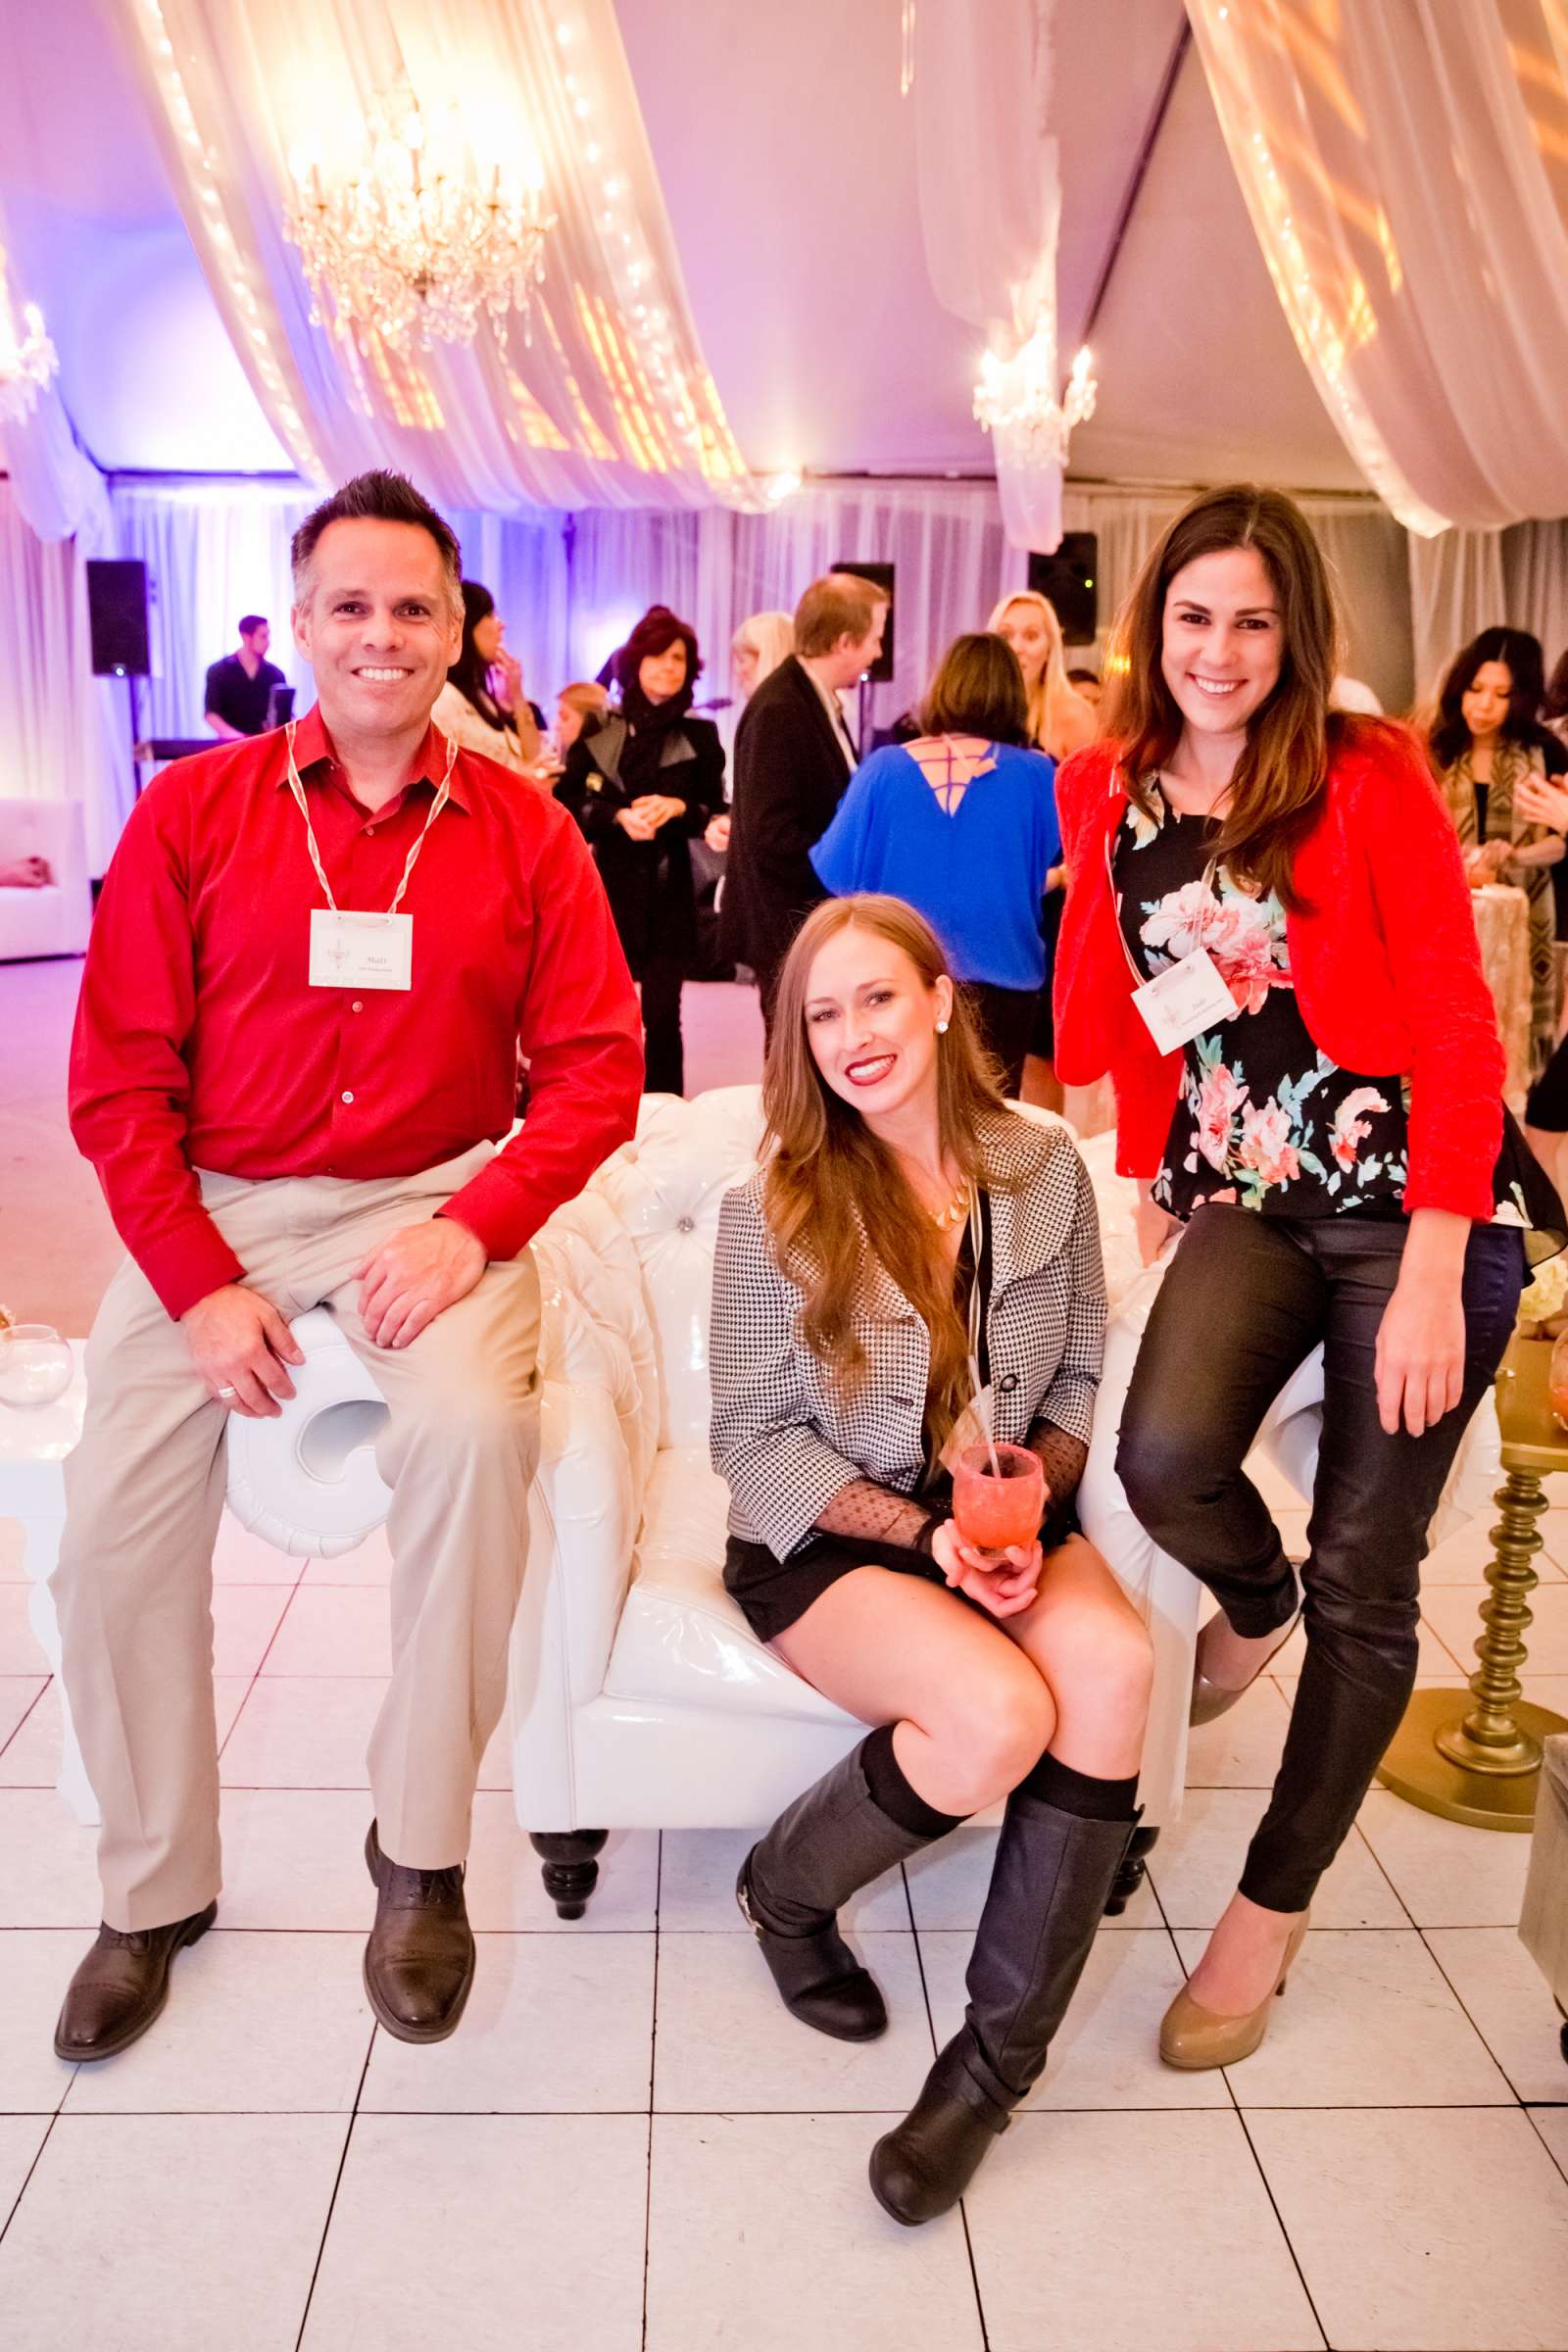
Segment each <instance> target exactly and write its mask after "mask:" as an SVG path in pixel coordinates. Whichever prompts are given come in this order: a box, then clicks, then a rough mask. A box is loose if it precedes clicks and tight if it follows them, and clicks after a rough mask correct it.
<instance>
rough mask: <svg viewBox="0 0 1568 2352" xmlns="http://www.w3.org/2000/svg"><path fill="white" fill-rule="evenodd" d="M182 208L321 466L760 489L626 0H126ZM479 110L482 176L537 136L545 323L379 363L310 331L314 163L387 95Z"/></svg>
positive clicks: (445, 499) (504, 494)
mask: <svg viewBox="0 0 1568 2352" xmlns="http://www.w3.org/2000/svg"><path fill="white" fill-rule="evenodd" d="M126 15H127V16H128V18H129V20H130V22H131V25H133V27H134V36H133V40H132V47H133V49H134V51H135V54H136V57H137V62H138V69H139V71H140V73H141V74H142V78H143V81H144V84H145V87H146V90H147V93H148V95H149V97H150V99H151V100H152V102H153V103H152V113H153V116H154V118H155V120H156V122H157V124H158V127H159V130H160V135H161V140H162V144H163V148H164V152H165V156H166V159H167V162H168V165H169V169H170V172H171V177H172V183H173V186H174V189H175V192H176V195H177V197H178V200H179V204H180V208H181V211H182V213H183V216H184V220H185V223H186V226H187V228H188V229H189V231H190V235H191V238H192V241H193V243H194V245H195V247H196V251H197V253H198V255H199V256H200V258H201V261H202V265H203V268H204V270H205V271H206V274H207V278H208V281H209V284H210V285H211V287H212V290H213V293H214V296H215V298H216V300H217V302H218V304H219V306H220V309H221V312H222V315H223V318H224V320H225V323H226V325H227V327H228V331H229V333H230V335H231V337H232V339H233V342H234V347H235V349H236V351H237V352H238V353H239V356H240V359H241V361H242V362H243V364H244V367H245V368H246V371H247V374H248V375H249V377H250V380H251V383H252V385H253V386H254V388H255V391H256V394H257V397H258V398H259V400H260V402H261V404H262V407H263V409H264V411H265V413H266V415H267V417H268V420H269V422H270V424H271V426H272V428H273V430H274V431H275V432H276V434H277V435H278V438H279V439H280V440H281V441H282V443H283V445H284V447H285V448H286V449H287V450H288V452H289V454H290V456H291V457H292V459H293V461H294V464H295V465H296V466H297V467H298V469H299V471H300V473H301V474H302V475H303V476H304V477H305V479H306V480H307V481H312V482H324V481H328V480H333V481H337V480H342V479H344V478H346V477H347V476H348V475H350V474H353V473H357V472H359V471H361V470H362V469H364V468H366V467H368V466H388V465H390V466H400V467H402V468H403V469H405V470H406V471H407V472H409V473H410V474H412V475H413V477H414V478H415V479H416V480H417V482H418V483H419V484H420V486H421V487H422V488H423V489H424V490H425V491H426V492H427V493H428V494H429V495H430V496H431V497H433V498H435V499H436V500H437V501H438V502H439V503H441V504H443V505H445V506H448V507H454V508H466V509H482V510H485V511H487V512H490V513H494V514H512V513H515V512H516V511H518V510H519V509H522V508H535V507H539V506H550V507H565V508H576V507H589V506H610V507H616V506H660V507H693V506H707V505H711V504H713V503H714V502H718V503H722V504H728V505H732V506H735V507H738V508H742V509H746V508H753V507H760V506H762V505H765V504H766V493H765V491H764V490H763V488H762V487H761V485H760V483H759V482H758V481H757V480H756V478H755V477H754V476H753V475H751V474H750V473H749V472H748V470H747V468H746V466H745V464H744V462H743V460H742V458H741V456H740V453H739V450H738V449H737V448H736V445H735V442H734V439H733V436H732V435H731V433H730V430H729V426H728V424H727V422H726V421H725V417H724V412H723V408H722V405H721V403H720V401H719V398H718V394H717V392H716V391H715V389H714V387H713V383H712V379H711V376H710V374H709V372H708V369H707V367H706V365H705V363H704V359H703V355H702V350H701V346H700V343H699V340H698V336H697V330H696V327H695V324H694V323H693V320H692V317H691V312H690V309H689V306H688V303H687V299H686V293H685V287H684V282H683V279H682V275H681V270H680V264H679V261H678V259H677V256H676V253H675V249H674V244H673V241H672V238H671V234H670V230H669V224H668V221H667V219H666V216H665V212H664V205H663V199H662V194H661V191H660V186H659V180H658V175H657V173H656V172H655V169H654V164H653V158H652V154H651V151H650V148H649V145H648V140H647V136H646V133H645V131H644V127H643V122H642V116H641V112H640V110H639V107H638V103H637V96H636V92H635V90H634V88H633V86H632V80H631V74H630V71H629V69H628V66H627V62H626V56H625V51H624V49H623V47H622V44H621V39H620V33H619V30H618V27H617V25H616V22H615V12H614V7H613V0H464V7H463V9H462V11H461V14H454V15H449V14H448V12H447V11H446V10H444V9H441V8H434V7H431V6H430V5H429V0H335V4H334V5H332V6H323V5H322V4H321V0H127V8H126ZM400 88H405V89H408V90H412V92H413V93H414V95H415V97H416V99H417V103H418V106H419V108H420V110H421V112H422V113H423V114H424V116H425V117H426V118H427V119H428V120H436V119H439V120H440V121H441V122H443V123H451V122H457V123H461V126H462V134H463V135H464V136H465V137H466V139H467V140H468V142H469V145H470V148H471V152H472V156H473V160H474V163H475V166H476V168H478V169H480V170H482V171H483V172H484V173H485V175H486V176H487V177H488V175H489V171H490V169H491V168H492V166H493V165H494V163H495V162H497V161H505V162H506V163H508V164H509V165H510V163H511V162H512V161H513V159H514V158H515V155H516V152H517V147H518V142H519V140H522V141H528V140H531V141H532V144H533V149H534V158H535V162H536V165H537V170H538V173H539V177H540V181H541V184H542V194H543V199H544V203H545V206H546V209H547V210H548V211H550V212H552V213H554V215H555V216H556V220H555V225H554V227H553V228H552V229H551V230H550V233H549V236H548V238H547V240H546V244H545V266H544V281H543V283H542V285H540V286H539V287H538V288H537V289H536V293H535V299H534V306H533V314H532V340H531V342H525V341H524V338H523V334H522V331H521V328H520V327H519V326H517V325H514V326H513V328H512V330H511V332H510V334H509V335H508V336H507V337H506V338H505V340H503V339H502V338H500V337H499V336H498V335H497V334H496V333H495V332H494V330H493V329H492V328H491V326H490V324H489V323H488V321H483V322H481V324H480V326H479V329H478V333H477V335H476V337H475V339H474V341H473V342H472V343H471V344H466V345H465V344H444V343H443V344H438V345H437V346H436V347H435V348H434V349H432V350H430V351H420V350H417V349H416V350H413V351H411V352H409V353H408V354H406V355H402V356H400V355H399V354H398V353H397V352H395V351H392V350H390V349H388V348H386V346H385V345H384V344H381V343H380V342H379V341H378V342H377V343H376V345H375V346H374V348H373V349H372V352H371V355H370V356H369V357H368V359H367V358H363V357H362V356H361V355H360V354H359V352H358V351H357V350H356V349H355V348H354V346H353V345H352V344H351V343H345V342H344V341H343V340H342V339H340V338H338V337H337V336H334V335H333V334H332V333H331V332H329V331H328V329H327V328H325V327H322V326H313V325H312V323H311V319H310V312H311V294H310V289H309V286H308V285H307V282H306V279H305V276H304V273H303V270H302V268H301V263H300V257H299V254H298V252H297V251H296V249H295V247H294V246H293V245H291V244H289V243H288V242H287V240H286V239H285V236H284V233H283V218H284V213H285V209H286V206H287V203H288V200H289V197H290V194H291V191H292V188H293V185H294V180H295V175H296V173H297V172H302V171H304V170H305V169H307V168H308V166H315V167H316V168H317V169H318V170H319V172H320V173H321V176H322V179H323V180H327V181H330V180H332V179H334V178H336V177H338V176H340V175H342V176H347V175H349V174H352V172H354V171H355V169H356V166H357V165H358V164H359V163H360V161H361V160H362V159H363V157H364V155H365V153H366V151H367V146H368V118H369V116H370V114H371V112H372V111H373V109H374V108H375V107H376V105H377V104H378V102H381V101H384V100H386V99H387V98H389V97H390V96H391V95H392V93H393V92H394V91H396V90H398V89H400Z"/></svg>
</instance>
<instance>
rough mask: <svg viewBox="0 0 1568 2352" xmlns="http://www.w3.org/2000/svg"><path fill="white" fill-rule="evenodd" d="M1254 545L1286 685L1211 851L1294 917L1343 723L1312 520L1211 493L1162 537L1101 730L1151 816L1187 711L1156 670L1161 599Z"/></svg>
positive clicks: (1120, 635) (1270, 708)
mask: <svg viewBox="0 0 1568 2352" xmlns="http://www.w3.org/2000/svg"><path fill="white" fill-rule="evenodd" d="M1233 547H1243V548H1251V549H1253V550H1254V551H1255V552H1256V554H1257V555H1258V556H1259V557H1260V558H1261V560H1262V564H1263V568H1264V569H1265V571H1266V572H1267V573H1268V576H1269V582H1270V585H1271V586H1272V588H1273V590H1274V594H1275V596H1276V598H1277V599H1278V601H1279V608H1280V624H1281V636H1282V639H1283V651H1282V655H1281V661H1280V674H1279V682H1278V684H1277V685H1276V686H1275V688H1274V690H1273V692H1272V694H1270V696H1269V698H1268V700H1267V701H1266V702H1265V703H1264V704H1263V705H1262V707H1261V709H1259V710H1258V711H1254V713H1253V714H1252V716H1251V718H1250V719H1249V721H1248V724H1247V743H1246V746H1245V748H1244V750H1243V752H1242V756H1241V759H1240V760H1238V761H1237V763H1236V773H1235V775H1234V777H1233V778H1232V779H1231V789H1230V796H1229V799H1228V800H1227V802H1226V805H1225V810H1224V816H1223V821H1222V823H1221V827H1220V832H1219V836H1218V838H1217V840H1216V842H1215V845H1214V847H1215V851H1216V853H1217V855H1218V856H1219V858H1222V859H1223V860H1224V862H1225V863H1226V864H1227V865H1228V866H1229V867H1230V869H1231V872H1232V873H1233V874H1235V875H1236V877H1237V878H1238V880H1240V881H1244V882H1248V883H1250V884H1252V885H1254V886H1255V887H1256V888H1258V889H1259V890H1272V891H1274V892H1276V893H1277V894H1278V896H1279V898H1280V900H1281V902H1282V903H1283V904H1284V905H1285V906H1286V907H1289V908H1290V909H1291V910H1292V911H1293V912H1294V911H1297V910H1299V907H1300V906H1301V899H1300V896H1299V893H1298V892H1297V890H1296V889H1295V887H1294V885H1293V882H1292V879H1291V868H1292V865H1293V862H1294V859H1295V856H1296V852H1297V850H1298V848H1299V845H1300V843H1301V841H1302V840H1303V839H1304V837H1305V836H1306V834H1308V833H1309V832H1310V831H1311V829H1312V826H1313V824H1314V822H1315V821H1316V819H1317V816H1318V813H1319V810H1320V809H1321V806H1322V801H1323V796H1324V793H1325V792H1326V791H1327V789H1328V766H1329V754H1330V751H1331V750H1332V748H1333V747H1334V745H1335V743H1336V742H1337V741H1338V740H1339V738H1340V736H1341V734H1342V733H1343V732H1344V731H1345V728H1344V722H1343V721H1342V720H1340V719H1338V718H1337V717H1331V716H1330V712H1329V689H1330V687H1331V685H1332V684H1333V682H1334V677H1335V672H1336V670H1337V668H1338V666H1339V663H1338V654H1339V622H1338V616H1337V613H1336V611H1335V604H1334V591H1333V588H1332V586H1331V585H1330V581H1329V572H1328V565H1327V564H1325V563H1324V561H1323V555H1322V551H1321V549H1320V548H1319V546H1318V543H1317V541H1316V540H1315V539H1314V537H1313V536H1312V531H1311V528H1310V526H1309V524H1308V522H1307V520H1306V517H1305V515H1303V514H1302V513H1301V510H1300V508H1299V507H1298V506H1297V505H1296V504H1295V502H1294V501H1293V500H1291V499H1289V498H1287V497H1286V496H1285V494H1284V492H1283V491H1280V490H1259V489H1256V488H1254V487H1252V486H1251V485H1250V483H1242V484H1238V485H1235V486H1233V487H1232V488H1230V489H1226V490H1209V491H1205V492H1204V494H1203V495H1202V496H1201V498H1195V499H1194V500H1193V503H1192V505H1191V506H1190V507H1188V508H1187V509H1186V511H1185V513H1183V514H1181V515H1177V517H1176V520H1175V521H1174V522H1173V523H1172V524H1171V525H1170V528H1169V529H1168V530H1167V531H1166V532H1165V535H1164V537H1163V538H1162V539H1161V540H1160V542H1159V545H1158V546H1157V547H1156V548H1155V549H1154V552H1153V554H1152V556H1151V557H1150V558H1149V561H1148V562H1147V563H1146V564H1145V565H1144V568H1143V570H1142V571H1141V572H1140V573H1139V575H1138V581H1137V585H1136V586H1135V587H1134V589H1133V592H1132V594H1131V596H1130V597H1129V598H1128V600H1127V603H1126V604H1125V605H1124V606H1123V608H1122V611H1121V613H1119V614H1118V616H1117V621H1116V631H1115V640H1114V644H1113V647H1112V652H1111V657H1110V661H1109V663H1108V668H1109V672H1110V677H1111V690H1110V694H1109V697H1108V708H1107V710H1106V711H1104V712H1103V725H1104V731H1105V733H1106V734H1107V735H1109V736H1110V737H1111V738H1112V740H1113V741H1114V742H1115V744H1116V745H1117V748H1118V757H1119V759H1120V762H1121V766H1122V769H1123V781H1124V782H1125V784H1126V786H1127V790H1128V793H1129V794H1130V796H1131V798H1132V799H1133V800H1135V801H1136V802H1137V803H1138V804H1139V806H1140V808H1142V809H1144V810H1145V811H1146V813H1148V814H1150V815H1152V814H1153V813H1154V805H1153V798H1152V790H1153V788H1152V776H1153V775H1154V773H1155V771H1156V770H1157V769H1158V768H1159V767H1161V766H1162V765H1163V764H1164V762H1165V761H1166V760H1169V759H1170V758H1171V756H1172V754H1173V753H1174V752H1175V749H1176V746H1177V744H1178V743H1179V742H1180V741H1181V735H1182V726H1183V720H1182V714H1181V711H1179V710H1178V708H1177V706H1176V702H1175V700H1174V698H1173V696H1172V694H1171V691H1170V688H1169V687H1168V686H1167V685H1166V683H1165V676H1164V671H1163V669H1162V667H1161V665H1160V655H1161V651H1162V647H1163V643H1164V625H1165V597H1166V594H1167V592H1168V590H1169V588H1170V584H1171V581H1172V580H1173V579H1174V578H1175V577H1176V574H1177V573H1178V572H1179V571H1184V570H1185V569H1186V567H1187V565H1188V564H1194V563H1196V562H1197V561H1198V559H1199V558H1200V557H1201V556H1213V555H1220V554H1223V553H1224V552H1226V551H1227V550H1228V549H1230V548H1233Z"/></svg>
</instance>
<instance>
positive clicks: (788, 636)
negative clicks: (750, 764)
mask: <svg viewBox="0 0 1568 2352" xmlns="http://www.w3.org/2000/svg"><path fill="white" fill-rule="evenodd" d="M794 651H795V615H794V613H753V614H752V616H751V618H750V620H743V621H742V622H741V625H740V627H739V628H738V629H737V630H736V632H735V634H734V636H733V637H732V638H731V639H730V641H729V662H730V670H731V672H732V674H733V676H734V679H735V691H736V694H737V696H738V697H739V699H740V700H741V701H742V702H743V703H749V702H750V701H751V699H752V697H753V695H754V694H755V693H756V692H757V689H758V688H759V686H760V684H761V683H762V680H763V679H764V678H769V677H771V676H772V674H773V672H774V670H775V669H777V667H778V665H779V663H780V662H787V661H788V660H789V658H790V656H791V654H793V653H794ZM703 838H704V840H705V841H706V842H707V844H708V846H709V848H710V849H711V850H718V851H720V852H722V851H724V850H727V849H728V848H729V810H728V809H720V810H719V813H718V814H717V816H715V817H714V819H713V821H712V823H711V825H710V826H709V828H708V831H707V832H706V834H705V835H704V836H703Z"/></svg>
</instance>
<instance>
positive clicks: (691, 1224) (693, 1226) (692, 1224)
mask: <svg viewBox="0 0 1568 2352" xmlns="http://www.w3.org/2000/svg"><path fill="white" fill-rule="evenodd" d="M675 1231H676V1232H677V1233H695V1232H696V1231H697V1219H696V1218H695V1217H677V1218H676V1219H675Z"/></svg>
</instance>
